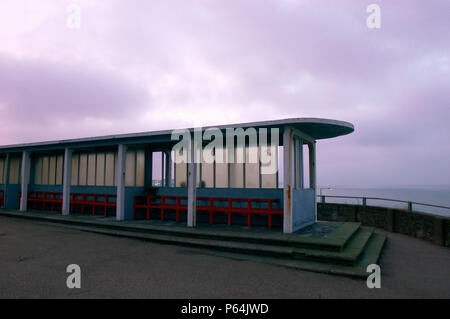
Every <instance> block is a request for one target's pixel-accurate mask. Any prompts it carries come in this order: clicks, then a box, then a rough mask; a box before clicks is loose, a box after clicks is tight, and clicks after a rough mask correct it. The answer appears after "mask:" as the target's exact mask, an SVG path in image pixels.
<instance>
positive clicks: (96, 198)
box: [19, 192, 116, 216]
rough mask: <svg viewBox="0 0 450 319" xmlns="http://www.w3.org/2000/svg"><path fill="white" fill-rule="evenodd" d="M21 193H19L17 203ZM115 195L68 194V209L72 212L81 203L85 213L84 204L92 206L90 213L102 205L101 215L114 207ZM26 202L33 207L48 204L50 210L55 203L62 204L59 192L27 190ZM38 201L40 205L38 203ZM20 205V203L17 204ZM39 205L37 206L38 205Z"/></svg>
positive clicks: (43, 206) (82, 210)
mask: <svg viewBox="0 0 450 319" xmlns="http://www.w3.org/2000/svg"><path fill="white" fill-rule="evenodd" d="M21 196H22V194H21V193H19V204H20V198H21ZM115 198H116V195H108V194H85V193H71V194H70V211H71V212H73V211H74V208H75V205H81V213H82V214H84V213H85V206H92V215H95V214H96V207H97V206H103V215H104V216H107V215H108V207H116V202H115V201H113V200H112V199H115ZM27 203H28V204H29V205H30V207H31V208H33V209H42V210H45V209H47V205H46V204H50V210H52V211H54V210H55V204H58V205H61V206H62V193H61V192H28V198H27ZM39 203H40V205H38V204H39ZM19 206H20V205H19ZM38 206H39V207H38Z"/></svg>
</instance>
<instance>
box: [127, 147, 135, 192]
mask: <svg viewBox="0 0 450 319" xmlns="http://www.w3.org/2000/svg"><path fill="white" fill-rule="evenodd" d="M135 156H136V152H135V151H127V154H126V160H125V161H126V162H125V186H134V184H135V183H134V177H135V175H136V167H135V166H136V165H135Z"/></svg>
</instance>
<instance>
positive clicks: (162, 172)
mask: <svg viewBox="0 0 450 319" xmlns="http://www.w3.org/2000/svg"><path fill="white" fill-rule="evenodd" d="M165 184H166V181H165V179H164V152H163V151H161V187H164V186H166V185H165Z"/></svg>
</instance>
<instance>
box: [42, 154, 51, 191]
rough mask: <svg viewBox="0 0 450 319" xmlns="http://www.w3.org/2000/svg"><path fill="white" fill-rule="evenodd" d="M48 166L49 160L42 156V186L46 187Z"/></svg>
mask: <svg viewBox="0 0 450 319" xmlns="http://www.w3.org/2000/svg"><path fill="white" fill-rule="evenodd" d="M48 165H49V159H48V156H44V158H43V159H42V184H43V185H48Z"/></svg>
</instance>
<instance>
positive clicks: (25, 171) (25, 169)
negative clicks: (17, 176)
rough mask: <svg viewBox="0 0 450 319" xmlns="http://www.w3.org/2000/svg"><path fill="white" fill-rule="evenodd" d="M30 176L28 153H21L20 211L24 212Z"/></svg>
mask: <svg viewBox="0 0 450 319" xmlns="http://www.w3.org/2000/svg"><path fill="white" fill-rule="evenodd" d="M29 174H30V153H29V152H27V151H24V152H23V153H22V174H21V181H20V184H21V192H22V197H21V198H20V207H19V209H20V211H21V212H25V211H26V210H27V199H28V177H29Z"/></svg>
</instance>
